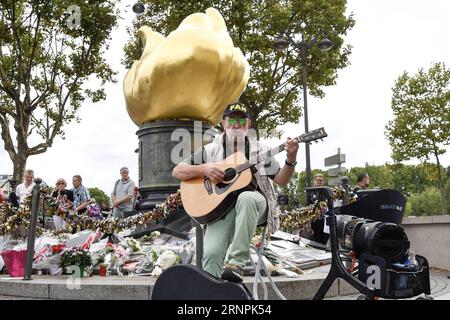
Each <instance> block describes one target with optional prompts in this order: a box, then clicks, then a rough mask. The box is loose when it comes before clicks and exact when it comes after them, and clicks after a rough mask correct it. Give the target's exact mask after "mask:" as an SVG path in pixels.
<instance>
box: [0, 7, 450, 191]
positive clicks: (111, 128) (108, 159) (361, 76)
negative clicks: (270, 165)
mask: <svg viewBox="0 0 450 320" xmlns="http://www.w3.org/2000/svg"><path fill="white" fill-rule="evenodd" d="M123 3H125V4H130V3H131V4H132V3H134V1H124V2H123ZM127 10H129V11H130V12H128V13H127V12H124V14H123V16H124V18H125V19H124V20H121V25H120V27H119V29H118V30H117V31H115V32H114V34H113V40H112V43H111V46H110V51H109V52H108V59H109V61H110V63H111V64H112V66H113V68H115V69H116V70H118V71H119V75H118V80H119V81H118V83H117V84H115V85H114V84H111V85H107V87H106V92H107V99H106V100H105V101H102V102H100V103H97V104H90V105H86V106H83V108H82V109H81V111H80V117H81V119H82V122H81V123H80V124H76V123H73V124H70V125H68V126H67V127H66V132H67V134H66V136H67V138H66V140H61V139H56V141H55V143H54V145H53V147H52V148H50V149H49V151H48V152H46V153H45V154H42V155H38V156H33V157H30V158H29V160H28V165H27V167H29V168H32V169H34V170H35V172H36V175H37V176H40V177H42V178H43V179H44V180H45V181H47V183H49V184H53V183H54V182H55V181H56V179H57V178H59V177H64V178H66V179H67V180H69V181H70V179H71V177H72V175H74V174H81V175H82V177H83V182H84V184H85V185H86V186H88V187H93V186H96V187H100V188H101V189H103V190H105V191H106V192H108V193H109V192H110V191H111V190H112V188H113V185H114V181H115V180H117V179H118V178H119V169H120V167H122V166H128V167H129V168H130V176H131V178H132V179H133V180H135V181H136V182H137V180H138V177H137V175H138V174H137V172H138V170H137V166H138V157H137V154H136V153H134V150H135V149H136V148H137V146H138V140H137V136H136V134H135V133H136V131H137V127H136V126H135V125H134V124H133V123H132V121H131V120H130V119H129V117H128V114H127V112H126V109H125V101H124V97H123V94H122V79H123V77H124V75H125V72H126V70H125V69H124V67H123V66H122V65H121V64H120V60H121V58H122V46H123V43H124V42H125V39H126V32H125V27H126V25H127V24H130V21H131V19H132V17H133V15H134V14H133V13H132V12H131V8H130V7H129V8H128V9H127ZM350 12H353V14H354V18H355V20H356V25H355V27H354V28H353V29H352V30H351V31H350V32H349V34H348V36H347V38H346V42H347V43H350V44H351V45H352V46H353V52H352V54H351V56H350V62H351V65H350V66H349V67H347V68H346V69H344V70H341V71H340V72H339V77H338V79H337V83H336V85H335V86H333V87H329V88H326V89H325V92H326V96H325V98H323V99H314V98H311V97H310V98H309V100H308V106H309V127H310V129H314V128H316V127H322V126H323V127H325V129H326V131H327V132H328V135H329V137H328V138H327V139H326V140H325V141H324V142H321V143H319V144H314V145H312V147H311V164H312V167H313V168H324V160H323V159H324V158H325V157H328V156H331V155H333V154H335V153H336V151H337V148H341V151H342V152H343V153H345V154H346V158H347V163H345V164H344V166H346V167H354V166H363V165H364V163H365V162H368V163H370V164H383V163H385V162H392V160H391V158H390V153H391V149H390V147H389V144H388V142H387V140H386V139H385V137H384V127H385V125H386V123H387V122H388V121H389V120H390V119H392V113H391V109H390V99H391V88H392V86H393V84H394V81H395V79H396V78H397V77H398V76H399V75H400V74H401V73H402V72H403V71H405V70H406V71H408V72H410V73H414V72H416V71H417V69H418V68H419V67H424V68H428V67H429V66H430V65H431V63H432V62H435V61H443V62H445V63H446V64H447V66H449V67H450V42H449V41H447V39H448V32H449V30H450V19H448V16H449V14H450V1H445V0H430V1H426V2H425V1H411V0H395V1H387V0H376V1H375V0H370V1H369V0H350V1H348V13H349V14H350ZM299 107H302V105H301V104H300V105H299ZM281 129H282V130H283V131H284V132H285V135H284V137H286V136H288V135H289V136H297V135H300V134H301V133H302V132H303V131H304V127H303V118H301V119H300V123H299V124H287V125H285V126H283V127H282V128H281ZM266 142H267V143H268V144H271V145H273V146H275V145H278V144H279V143H280V141H279V140H276V139H271V140H268V141H266ZM304 157H305V153H304V147H303V146H301V149H300V152H299V156H298V162H299V165H298V166H297V170H303V169H304V167H305V165H304ZM278 159H279V160H280V161H284V155H280V156H279V157H278ZM413 162H414V161H413ZM441 162H442V163H443V164H444V165H446V166H448V165H450V152H447V153H446V154H445V155H444V156H442V161H441ZM0 173H12V164H11V162H10V160H9V157H8V156H7V154H6V152H5V151H4V149H3V143H2V141H0Z"/></svg>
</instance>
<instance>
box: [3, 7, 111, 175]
mask: <svg viewBox="0 0 450 320" xmlns="http://www.w3.org/2000/svg"><path fill="white" fill-rule="evenodd" d="M73 5H75V6H78V7H74V6H73ZM69 7H71V8H74V11H68V8H69ZM77 8H78V9H79V10H78V9H77ZM71 10H72V9H71ZM78 13H79V14H78ZM117 14H118V12H117V10H115V1H112V0H109V1H103V2H100V1H81V0H55V1H40V0H28V1H25V0H2V1H1V2H0V127H1V136H2V139H3V142H4V145H5V149H6V151H7V152H8V155H9V158H10V159H11V161H12V162H13V166H14V173H13V176H14V179H15V180H16V181H19V180H21V177H22V174H23V171H24V169H25V166H26V162H27V159H28V157H30V156H33V155H37V154H41V153H44V152H46V151H47V149H48V148H50V147H51V146H52V144H53V142H54V139H55V137H57V136H61V137H62V138H63V139H64V130H63V127H64V125H65V124H67V123H70V122H71V121H77V122H78V121H79V119H78V117H77V111H78V109H79V108H80V106H81V105H82V103H83V102H84V101H85V98H86V97H88V98H89V99H91V100H92V102H98V101H100V100H102V99H104V98H105V92H104V89H103V85H104V84H105V83H106V82H110V81H115V80H114V79H113V78H114V75H115V72H114V71H113V70H111V68H110V67H109V65H108V64H107V63H106V61H105V58H104V53H105V50H107V49H108V40H109V39H110V36H111V31H112V29H113V28H114V27H115V26H116V25H117ZM90 77H92V78H96V79H97V80H98V82H99V83H98V85H97V84H96V85H94V86H93V84H92V82H90V87H89V88H87V87H84V86H83V84H84V83H85V82H86V81H87V80H88V78H90ZM95 86H97V88H95ZM30 138H32V139H30ZM30 140H32V141H33V142H34V141H40V142H38V143H36V144H35V145H31V143H30Z"/></svg>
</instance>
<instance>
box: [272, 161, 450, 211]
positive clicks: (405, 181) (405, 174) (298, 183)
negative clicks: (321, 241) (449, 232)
mask: <svg viewBox="0 0 450 320" xmlns="http://www.w3.org/2000/svg"><path fill="white" fill-rule="evenodd" d="M442 170H444V169H443V168H442ZM435 171H437V169H436V165H434V164H431V163H424V164H420V165H405V164H402V163H394V164H389V163H386V164H384V165H379V166H375V165H368V164H366V166H365V167H354V168H351V169H350V170H348V171H347V172H346V174H345V175H347V176H348V177H349V179H350V183H351V185H352V186H354V185H355V184H356V177H357V175H358V174H360V173H363V172H367V173H368V174H369V177H370V186H369V187H370V188H380V189H394V190H398V191H400V192H401V193H402V194H403V195H404V196H405V197H406V198H407V203H406V208H405V215H406V216H407V215H424V214H427V215H431V214H439V213H440V212H441V211H440V210H439V209H437V208H439V203H440V201H439V192H438V193H437V194H438V197H436V192H437V191H438V189H436V187H435V180H434V179H435V178H433V174H430V173H429V172H435ZM427 172H428V173H427ZM317 173H322V174H323V175H324V176H325V185H328V183H327V180H328V178H329V177H327V174H326V172H325V171H321V170H317V169H316V170H313V171H312V176H313V177H314V176H315V175H316V174H317ZM444 181H445V182H446V185H445V190H444V193H445V196H446V199H447V202H448V203H450V179H448V178H447V177H445V179H444ZM275 189H276V191H277V193H278V194H280V195H281V194H283V195H286V196H288V198H289V204H288V205H287V206H286V209H288V210H291V209H293V208H297V207H302V206H305V205H306V203H305V198H306V195H305V190H306V172H305V171H302V172H295V173H294V175H293V177H292V179H291V180H290V182H289V183H288V185H287V186H284V187H279V186H276V185H275ZM447 212H448V213H449V214H450V211H447Z"/></svg>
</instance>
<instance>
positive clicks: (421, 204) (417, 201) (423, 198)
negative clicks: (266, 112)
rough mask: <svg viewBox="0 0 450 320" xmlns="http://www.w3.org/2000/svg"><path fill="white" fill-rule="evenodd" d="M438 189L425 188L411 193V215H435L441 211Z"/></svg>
mask: <svg viewBox="0 0 450 320" xmlns="http://www.w3.org/2000/svg"><path fill="white" fill-rule="evenodd" d="M439 198H440V195H439V190H438V189H437V188H435V187H431V188H427V189H426V190H425V191H423V192H421V193H418V194H413V195H412V196H411V197H410V199H409V200H410V202H411V215H417V216H423V215H428V216H429V215H436V214H439V213H440V212H441V208H440V201H439Z"/></svg>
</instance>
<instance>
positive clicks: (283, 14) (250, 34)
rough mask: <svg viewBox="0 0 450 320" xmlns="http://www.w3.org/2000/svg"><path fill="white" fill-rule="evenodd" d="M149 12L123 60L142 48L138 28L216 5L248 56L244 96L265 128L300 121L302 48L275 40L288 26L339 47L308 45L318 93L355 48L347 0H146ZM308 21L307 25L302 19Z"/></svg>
mask: <svg viewBox="0 0 450 320" xmlns="http://www.w3.org/2000/svg"><path fill="white" fill-rule="evenodd" d="M142 2H143V3H145V4H146V12H145V13H144V14H142V15H141V16H139V17H138V18H136V19H135V21H134V23H133V27H132V28H130V29H129V30H128V32H129V34H130V40H129V41H128V43H127V44H126V45H125V48H124V51H125V59H124V60H123V63H124V64H125V66H126V67H127V68H130V67H131V65H132V64H133V62H134V60H138V59H139V57H140V55H141V52H140V44H139V40H138V39H137V38H136V33H137V30H138V29H139V27H140V26H141V25H143V24H146V25H149V26H150V27H151V28H152V29H153V30H154V31H157V32H160V33H161V34H163V35H166V36H167V35H168V34H169V32H171V31H173V30H175V29H176V28H177V27H178V25H179V24H180V22H181V21H182V20H183V19H184V18H185V17H187V16H188V15H190V14H192V13H195V12H205V10H206V9H207V8H209V7H214V8H215V9H217V10H219V12H220V13H221V14H222V15H223V17H224V19H225V22H226V24H227V28H228V31H229V33H230V36H231V38H232V40H233V42H234V45H235V46H236V47H239V48H240V49H241V50H242V52H243V54H244V55H245V57H246V58H247V59H248V61H249V63H250V67H251V74H250V81H249V84H248V86H247V88H246V90H245V92H244V93H243V94H242V95H241V97H240V102H241V103H242V104H243V105H245V107H246V108H247V111H248V112H249V114H250V115H251V117H252V119H253V120H254V121H253V126H254V128H255V129H256V131H257V132H258V133H259V132H260V131H259V130H260V129H265V130H267V131H266V132H267V133H268V134H267V135H273V134H275V133H276V127H277V126H278V125H281V124H284V123H286V122H297V121H298V120H299V117H300V116H301V111H300V108H299V106H298V101H299V93H300V92H301V90H302V81H301V68H302V67H301V63H300V52H299V50H298V49H295V48H290V49H289V51H288V52H282V53H280V52H277V51H276V50H274V49H273V48H272V43H273V40H274V39H275V38H276V37H277V36H279V35H280V34H282V33H284V32H285V31H286V32H287V33H288V34H289V35H290V36H292V37H294V38H296V39H297V38H298V35H299V34H300V32H301V31H304V33H305V37H306V40H308V41H309V40H311V39H312V38H313V37H314V36H315V35H319V36H321V35H323V34H327V35H328V37H329V38H330V40H331V41H332V42H333V43H334V47H333V49H332V50H330V51H329V52H327V53H322V52H321V51H320V50H319V49H318V48H317V47H312V48H311V49H310V50H308V57H307V60H308V62H307V68H308V88H309V89H310V92H311V94H312V95H314V96H317V97H323V96H324V92H323V90H322V88H323V87H324V86H330V85H334V84H335V82H336V78H337V71H338V70H339V69H342V68H344V67H346V66H347V65H348V64H349V61H348V56H349V55H350V52H351V48H350V46H349V45H344V39H343V36H344V35H345V34H346V33H347V31H348V30H350V29H351V28H352V27H353V25H354V20H353V18H352V15H350V16H349V17H346V16H345V14H344V13H345V9H346V1H345V0H337V1H326V0H314V1H312V0H309V1H308V0H306V1H305V0H284V1H279V0H276V1H275V0H202V1H178V0H143V1H142ZM302 22H305V23H306V24H307V26H306V28H305V30H302V29H301V23H302Z"/></svg>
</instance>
